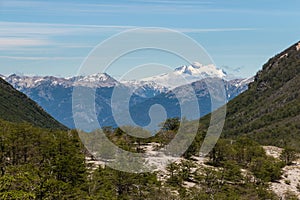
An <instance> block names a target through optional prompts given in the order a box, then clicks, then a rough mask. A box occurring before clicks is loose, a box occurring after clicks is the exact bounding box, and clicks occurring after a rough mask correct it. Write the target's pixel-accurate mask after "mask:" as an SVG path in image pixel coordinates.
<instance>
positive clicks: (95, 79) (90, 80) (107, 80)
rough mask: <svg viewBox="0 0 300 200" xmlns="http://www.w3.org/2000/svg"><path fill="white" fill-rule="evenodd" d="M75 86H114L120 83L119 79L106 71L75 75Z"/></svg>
mask: <svg viewBox="0 0 300 200" xmlns="http://www.w3.org/2000/svg"><path fill="white" fill-rule="evenodd" d="M74 79H75V82H74V86H84V87H113V86H116V85H118V84H119V82H118V81H117V80H115V79H114V78H112V77H111V76H109V75H108V74H106V73H97V74H91V75H87V76H78V77H74Z"/></svg>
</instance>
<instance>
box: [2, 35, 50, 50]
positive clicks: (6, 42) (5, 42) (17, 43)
mask: <svg viewBox="0 0 300 200" xmlns="http://www.w3.org/2000/svg"><path fill="white" fill-rule="evenodd" d="M49 44H50V41H47V40H43V39H34V38H14V37H1V38H0V49H7V48H15V47H34V46H45V45H49Z"/></svg>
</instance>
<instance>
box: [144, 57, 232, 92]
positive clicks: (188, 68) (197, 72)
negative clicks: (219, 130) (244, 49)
mask: <svg viewBox="0 0 300 200" xmlns="http://www.w3.org/2000/svg"><path fill="white" fill-rule="evenodd" d="M225 77H226V73H225V72H224V71H223V70H221V69H218V68H217V67H216V66H215V65H203V64H201V63H199V62H194V63H192V64H191V65H184V66H181V67H178V68H176V69H175V70H174V71H173V72H170V73H166V74H161V75H158V76H153V77H149V78H145V79H143V80H144V81H153V82H156V83H157V84H160V85H162V86H164V87H168V88H170V89H172V88H176V87H179V86H181V85H185V84H189V83H192V82H195V81H199V80H201V79H204V78H221V79H224V78H225Z"/></svg>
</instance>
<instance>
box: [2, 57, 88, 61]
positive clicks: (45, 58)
mask: <svg viewBox="0 0 300 200" xmlns="http://www.w3.org/2000/svg"><path fill="white" fill-rule="evenodd" d="M0 59H9V60H29V61H30V60H31V61H38V60H39V61H42V60H43V61H45V60H83V59H84V57H57V56H53V57H51V56H49V57H44V56H0Z"/></svg>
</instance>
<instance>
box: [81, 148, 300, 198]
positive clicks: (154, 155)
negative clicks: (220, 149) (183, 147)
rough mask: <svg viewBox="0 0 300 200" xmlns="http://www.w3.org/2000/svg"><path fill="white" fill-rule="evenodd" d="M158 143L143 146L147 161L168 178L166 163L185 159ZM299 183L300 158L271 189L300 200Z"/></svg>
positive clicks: (276, 152) (274, 153)
mask: <svg viewBox="0 0 300 200" xmlns="http://www.w3.org/2000/svg"><path fill="white" fill-rule="evenodd" d="M157 145H158V144H156V143H151V144H149V145H145V146H143V148H144V150H145V151H146V152H147V153H146V155H147V157H146V161H147V162H148V164H149V165H152V166H154V167H155V171H157V172H159V173H158V179H160V180H166V178H168V177H167V170H166V165H167V164H168V163H169V162H176V163H180V162H181V161H182V160H183V158H178V157H172V156H169V155H165V154H163V153H160V152H158V151H155V147H156V146H157ZM263 148H264V150H265V151H266V154H267V155H269V156H272V157H274V158H276V159H279V157H280V154H281V152H282V149H281V148H278V147H274V146H263ZM193 159H195V160H196V161H195V164H196V165H198V166H205V164H204V163H205V161H206V160H207V159H203V158H200V157H193ZM86 161H87V163H90V164H92V165H93V167H92V169H95V168H97V167H98V166H99V165H102V166H104V165H105V162H103V161H95V160H91V159H90V158H86ZM192 171H193V169H192ZM286 180H289V181H290V184H286ZM297 184H300V158H299V159H298V160H296V161H295V162H294V165H291V166H286V167H284V168H283V176H282V179H281V180H279V181H278V182H276V183H270V189H271V190H273V191H274V192H275V193H276V194H277V195H278V196H280V197H282V199H284V194H285V193H286V192H287V191H292V192H293V193H295V194H296V195H297V196H298V198H299V200H300V191H299V190H298V189H297V188H296V187H297ZM185 186H186V187H194V186H195V184H194V183H192V182H185Z"/></svg>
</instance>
